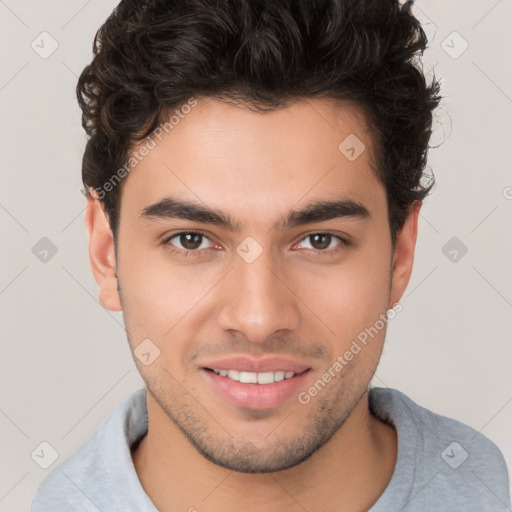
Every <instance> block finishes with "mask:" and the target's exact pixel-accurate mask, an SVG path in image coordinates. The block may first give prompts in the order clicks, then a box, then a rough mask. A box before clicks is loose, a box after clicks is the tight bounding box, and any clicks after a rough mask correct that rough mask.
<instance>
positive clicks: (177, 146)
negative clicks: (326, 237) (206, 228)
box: [121, 98, 385, 222]
mask: <svg viewBox="0 0 512 512" xmlns="http://www.w3.org/2000/svg"><path fill="white" fill-rule="evenodd" d="M195 103H196V104H195V106H193V107H190V108H187V109H183V110H180V109H179V107H178V109H177V110H178V112H176V111H175V112H174V116H173V117H172V119H171V118H169V119H170V121H171V123H170V124H168V125H167V131H165V130H162V132H161V133H160V135H159V137H153V138H152V145H153V146H154V147H153V148H152V149H150V150H149V151H148V152H147V154H146V155H145V156H144V157H143V158H141V159H140V161H139V162H138V163H137V165H136V166H135V167H134V168H133V170H132V171H131V172H130V174H129V175H128V176H127V179H126V183H125V184H124V186H123V194H122V195H123V197H122V201H121V207H122V210H129V211H130V212H131V214H133V215H138V214H140V212H141V211H142V210H143V209H144V208H146V207H147V206H148V205H150V204H151V203H155V202H157V201H158V200H160V199H162V198H164V197H165V196H167V195H172V196H179V197H182V198H188V199H192V200H194V201H200V202H203V203H205V204H208V205H209V206H212V207H215V208H218V209H222V210H224V211H227V212H229V211H232V212H239V213H243V214H244V215H246V216H247V218H253V219H259V220H260V221H261V222H263V221H264V217H265V212H269V215H271V213H270V212H273V214H274V217H272V220H271V219H270V216H269V218H268V219H267V221H268V222H275V220H276V219H275V213H276V212H279V211H283V212H284V211H287V210H288V209H289V208H291V207H292V206H294V205H297V204H299V203H300V202H301V201H305V202H309V201H310V200H313V199H318V198H321V199H329V198H332V199H334V198H336V197H339V196H340V195H343V196H344V197H349V198H352V199H354V200H357V201H369V202H372V203H375V202H376V201H377V202H378V201H381V200H382V199H383V198H384V195H385V194H384V189H383V186H382V184H381V183H380V181H379V180H378V178H377V177H376V174H375V172H374V170H373V168H374V156H373V144H372V140H371V136H370V133H369V132H368V129H367V126H366V120H365V118H364V116H363V114H362V112H361V111H360V110H358V108H357V107H355V106H353V105H349V104H343V103H339V102H334V101H332V100H325V99H322V100H320V99H315V100H307V101H298V102H295V103H293V104H291V105H290V106H289V107H286V108H282V109H279V110H274V111H270V112H263V113H262V112H255V111H251V110H249V109H248V108H246V107H244V106H242V105H232V104H227V103H225V102H221V101H217V100H213V99H207V98H199V99H197V100H195ZM170 115H171V116H172V115H173V113H171V114H170ZM144 144H145V142H144V141H143V142H142V143H140V144H139V145H138V146H135V147H134V148H133V149H134V151H140V148H141V147H142V146H143V145H144ZM237 217H240V216H239V215H237Z"/></svg>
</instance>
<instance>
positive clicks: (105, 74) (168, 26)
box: [77, 0, 441, 240]
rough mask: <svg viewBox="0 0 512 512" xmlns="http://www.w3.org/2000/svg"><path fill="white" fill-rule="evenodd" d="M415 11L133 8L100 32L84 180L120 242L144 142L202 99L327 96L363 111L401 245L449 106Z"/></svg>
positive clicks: (202, 2) (295, 5)
mask: <svg viewBox="0 0 512 512" xmlns="http://www.w3.org/2000/svg"><path fill="white" fill-rule="evenodd" d="M411 3H412V2H410V1H409V2H407V3H406V4H404V5H403V6H400V4H399V1H398V0H304V1H302V0H301V1H297V0H123V1H122V2H121V3H120V4H119V5H118V6H117V7H116V8H115V9H114V11H113V12H112V14H111V15H110V17H109V18H108V19H107V20H106V21H105V23H104V24H103V25H102V26H101V27H100V29H99V30H98V32H97V34H96V37H95V39H94V44H93V54H94V57H93V59H92V62H91V63H90V64H89V65H87V66H86V67H85V69H84V70H83V72H82V74H81V75H80V78H79V81H78V85H77V97H78V102H79V104H80V107H81V109H82V112H83V114H82V125H83V127H84V129H85V131H86V132H87V135H88V141H87V145H86V149H85V152H84V157H83V163H82V180H83V183H84V185H85V190H86V191H87V192H86V194H87V195H88V196H90V194H91V190H90V189H93V190H98V191H100V190H101V191H102V197H100V199H101V201H102V202H103V204H104V207H105V211H106V213H107V214H108V217H109V222H110V227H111V229H112V232H113V235H114V240H116V239H117V237H116V235H117V228H118V220H119V219H118V217H119V205H120V197H121V190H122V186H121V185H122V183H121V184H120V185H119V186H110V187H108V193H105V190H107V189H104V185H105V184H106V183H108V182H109V180H111V179H112V176H113V175H114V173H115V172H116V170H118V169H120V168H121V167H122V166H123V165H124V164H125V162H126V161H127V159H128V158H129V155H130V150H131V148H132V147H133V145H134V144H135V143H137V142H139V141H141V140H143V139H144V138H146V137H148V136H150V135H151V134H152V132H153V131H154V130H155V129H156V128H157V127H158V125H159V124H160V123H162V122H163V120H164V119H165V117H166V116H167V115H168V114H169V112H171V111H173V110H174V109H176V108H177V107H179V106H180V105H183V104H186V103H187V102H188V101H190V98H191V97H201V96H203V97H210V98H215V99H220V100H226V101H235V102H243V103H244V104H245V105H246V106H247V108H251V109H258V110H261V111H268V110H273V109H278V108H282V107H285V106H286V105H287V104H288V103H287V102H288V101H290V100H297V99H308V98H318V97H328V98H332V99H340V100H348V101H350V102H352V103H355V104H356V105H358V106H359V107H360V108H361V110H362V111H363V112H364V113H365V119H366V122H367V123H368V126H369V127H370V134H371V137H372V142H373V147H374V155H375V156H376V158H375V160H376V162H377V169H376V172H377V175H378V177H379V179H380V180H381V181H382V183H383V184H384V186H385V187H386V191H387V200H388V211H389V223H390V228H391V234H392V239H393V240H395V237H396V233H397V232H398V231H399V230H400V228H401V227H402V226H403V223H404V221H405V219H406V217H407V214H408V213H409V211H410V208H411V206H412V204H413V203H414V202H416V201H418V200H422V199H423V198H424V197H425V196H426V195H427V193H428V192H429V191H430V189H431V187H432V185H433V179H431V180H430V182H429V183H427V184H424V183H422V181H423V180H422V177H423V176H424V172H425V166H426V162H427V153H428V149H429V146H428V142H429V139H430V135H431V127H432V114H433V110H434V109H435V108H436V107H437V105H438V103H439V102H440V100H441V96H440V95H439V89H440V86H439V83H438V82H437V81H436V79H435V75H434V78H433V79H432V83H431V85H430V86H427V84H426V80H425V76H424V74H423V72H422V70H421V68H420V66H419V65H418V63H419V57H420V56H421V55H423V52H424V50H425V49H426V47H427V38H426V35H425V32H424V31H423V29H422V27H421V24H420V22H419V21H418V20H417V19H416V18H415V17H414V16H413V15H412V13H411V9H410V6H411ZM124 174H125V173H123V175H124ZM111 181H112V180H111Z"/></svg>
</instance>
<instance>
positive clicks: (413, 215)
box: [389, 201, 421, 308]
mask: <svg viewBox="0 0 512 512" xmlns="http://www.w3.org/2000/svg"><path fill="white" fill-rule="evenodd" d="M420 208H421V201H417V202H416V203H414V204H413V205H412V208H411V211H410V213H409V215H408V216H407V219H406V220H405V223H404V225H403V227H402V229H401V230H400V231H399V233H398V234H397V237H396V243H395V250H394V252H393V269H392V277H391V293H390V304H389V307H390V308H391V307H393V305H394V304H396V303H397V302H398V301H399V300H400V299H401V298H402V295H403V294H404V292H405V289H406V288H407V285H408V283H409V279H410V277H411V273H412V265H413V261H414V250H415V248H416V239H417V235H418V217H419V214H420Z"/></svg>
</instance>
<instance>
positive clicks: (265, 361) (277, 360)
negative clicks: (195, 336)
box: [201, 356, 311, 373]
mask: <svg viewBox="0 0 512 512" xmlns="http://www.w3.org/2000/svg"><path fill="white" fill-rule="evenodd" d="M201 366H202V367H203V368H209V369H210V370H238V371H239V372H253V373H263V372H276V371H279V370H284V371H285V372H294V373H302V372H303V371H305V370H309V368H311V366H309V365H307V364H302V363H299V362H296V361H292V360H290V359H284V358H282V357H259V358H255V357H249V356H231V357H223V358H221V359H217V360H215V361H207V362H206V363H205V364H203V365H201Z"/></svg>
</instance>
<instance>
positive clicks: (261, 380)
mask: <svg viewBox="0 0 512 512" xmlns="http://www.w3.org/2000/svg"><path fill="white" fill-rule="evenodd" d="M213 371H214V372H215V373H216V374H217V375H221V376H222V377H228V378H229V379H232V380H236V381H238V382H242V383H243V384H272V383H273V382H279V381H281V380H284V379H290V378H291V377H293V376H294V375H295V373H294V372H285V371H284V370H277V371H275V372H260V373H255V372H239V371H237V370H218V369H214V370H213Z"/></svg>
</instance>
